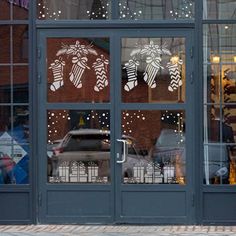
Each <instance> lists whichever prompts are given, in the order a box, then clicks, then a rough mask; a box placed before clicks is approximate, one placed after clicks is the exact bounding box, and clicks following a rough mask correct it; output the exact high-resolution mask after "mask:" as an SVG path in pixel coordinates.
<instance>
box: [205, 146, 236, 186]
mask: <svg viewBox="0 0 236 236" xmlns="http://www.w3.org/2000/svg"><path fill="white" fill-rule="evenodd" d="M230 153H231V150H230V146H226V145H220V144H217V145H205V146H204V154H205V155H204V160H205V161H204V183H205V184H207V185H209V184H229V183H230V182H229V176H230V172H231V170H230V160H231V156H230V155H231V154H230ZM234 162H235V161H234ZM234 171H235V170H234ZM231 175H232V174H231Z"/></svg>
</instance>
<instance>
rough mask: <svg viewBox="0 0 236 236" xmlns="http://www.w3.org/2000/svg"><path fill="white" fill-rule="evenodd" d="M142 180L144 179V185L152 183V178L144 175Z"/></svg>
mask: <svg viewBox="0 0 236 236" xmlns="http://www.w3.org/2000/svg"><path fill="white" fill-rule="evenodd" d="M144 179H145V183H147V184H152V182H153V178H152V176H149V175H145V176H144Z"/></svg>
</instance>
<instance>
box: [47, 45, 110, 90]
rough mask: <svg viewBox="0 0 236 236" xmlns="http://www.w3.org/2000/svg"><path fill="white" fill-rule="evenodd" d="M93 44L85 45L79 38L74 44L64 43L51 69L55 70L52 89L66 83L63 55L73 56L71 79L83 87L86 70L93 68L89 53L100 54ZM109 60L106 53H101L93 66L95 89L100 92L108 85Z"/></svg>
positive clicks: (76, 84)
mask: <svg viewBox="0 0 236 236" xmlns="http://www.w3.org/2000/svg"><path fill="white" fill-rule="evenodd" d="M92 47H93V45H92V44H90V45H83V44H80V42H79V41H78V40H77V41H76V43H75V44H73V45H65V44H63V45H62V48H61V49H60V50H59V51H58V52H57V54H56V56H57V57H59V58H58V59H55V60H54V62H53V63H51V66H50V67H49V69H52V72H53V83H52V84H51V85H50V90H51V91H53V92H55V91H56V90H58V89H59V88H60V87H62V86H63V85H64V74H63V68H64V66H65V61H63V59H62V56H64V55H67V56H72V59H71V62H72V67H71V71H70V73H69V80H70V81H71V82H72V83H73V84H74V86H75V87H76V88H78V89H79V88H82V86H83V84H82V80H81V79H82V76H83V74H84V72H85V70H91V68H90V67H89V66H88V65H87V63H88V57H87V56H88V55H89V54H92V55H95V56H98V53H97V51H96V50H94V49H93V48H92ZM108 65H109V60H108V59H106V58H105V56H104V55H100V56H98V57H97V58H96V61H95V62H93V64H92V68H93V69H94V71H95V74H96V79H97V81H96V85H95V86H94V91H96V92H99V91H101V90H102V89H104V88H105V87H106V86H108V79H107V71H108V68H107V67H108Z"/></svg>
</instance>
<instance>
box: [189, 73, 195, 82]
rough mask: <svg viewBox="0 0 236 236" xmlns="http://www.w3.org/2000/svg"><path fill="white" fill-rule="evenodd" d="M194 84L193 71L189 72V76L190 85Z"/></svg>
mask: <svg viewBox="0 0 236 236" xmlns="http://www.w3.org/2000/svg"><path fill="white" fill-rule="evenodd" d="M193 83H194V74H193V71H192V72H191V74H190V84H193Z"/></svg>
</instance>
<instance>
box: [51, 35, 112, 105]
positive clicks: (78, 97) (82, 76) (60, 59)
mask: <svg viewBox="0 0 236 236" xmlns="http://www.w3.org/2000/svg"><path fill="white" fill-rule="evenodd" d="M47 71H48V84H49V86H48V101H49V102H97V103H103V102H109V100H110V92H109V91H110V66H109V39H107V38H79V39H78V38H64V39H63V38H49V39H48V40H47Z"/></svg>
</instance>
